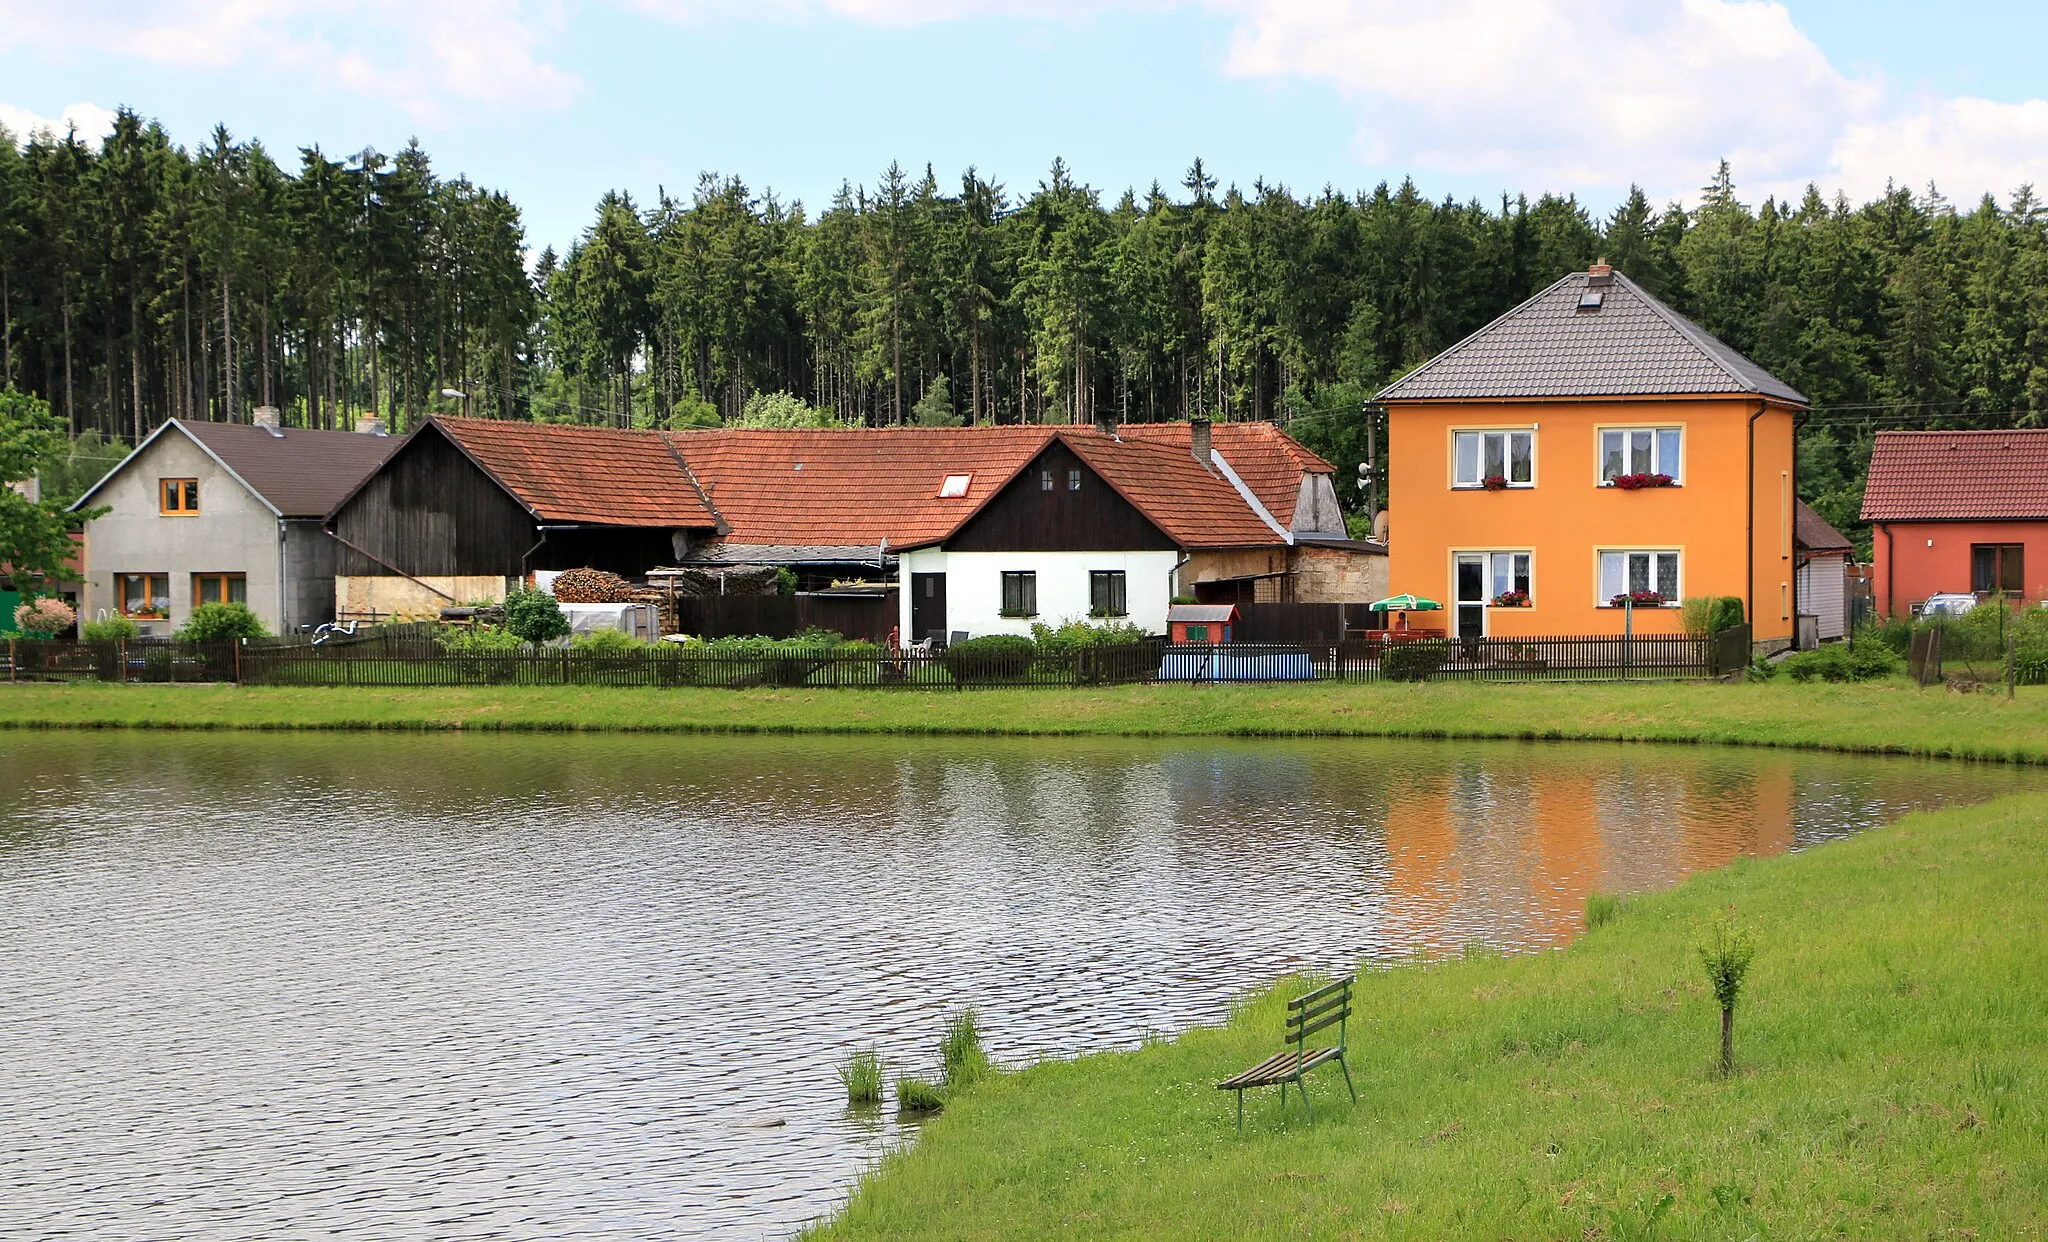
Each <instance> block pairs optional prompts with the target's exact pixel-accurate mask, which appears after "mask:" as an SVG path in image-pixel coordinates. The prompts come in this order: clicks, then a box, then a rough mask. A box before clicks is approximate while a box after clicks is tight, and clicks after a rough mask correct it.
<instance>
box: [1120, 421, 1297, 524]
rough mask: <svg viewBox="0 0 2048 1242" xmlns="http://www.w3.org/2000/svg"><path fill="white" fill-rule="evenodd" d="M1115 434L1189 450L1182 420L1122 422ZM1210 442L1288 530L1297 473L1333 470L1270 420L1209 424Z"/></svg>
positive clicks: (1291, 516)
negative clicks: (1265, 421)
mask: <svg viewBox="0 0 2048 1242" xmlns="http://www.w3.org/2000/svg"><path fill="white" fill-rule="evenodd" d="M1117 434H1118V435H1120V436H1122V437H1123V438H1124V439H1126V440H1137V441H1140V442H1144V443H1160V444H1168V445H1172V446H1174V447H1175V448H1177V449H1178V450H1179V451H1180V452H1183V453H1188V452H1189V451H1190V450H1189V439H1188V425H1187V424H1186V423H1125V424H1124V425H1123V426H1121V427H1119V428H1117ZM1209 446H1210V447H1211V448H1212V449H1214V450H1215V451H1216V452H1218V453H1221V454H1223V460H1225V461H1227V462H1229V463H1230V468H1231V469H1232V470H1235V471H1237V477H1238V478H1240V479H1243V480H1244V485H1245V486H1246V487H1248V488H1250V489H1251V490H1252V495H1254V496H1257V497H1258V498H1259V503H1260V504H1262V505H1264V506H1266V510H1267V512H1269V513H1271V514H1272V515H1273V517H1274V518H1275V520H1277V521H1278V522H1279V523H1280V524H1281V525H1282V526H1286V527H1289V528H1292V527H1293V525H1294V504H1295V501H1297V500H1299V499H1300V498H1301V476H1302V475H1304V474H1334V473H1336V469H1337V468H1336V467H1335V466H1332V465H1331V464H1330V463H1329V462H1327V461H1325V460H1323V458H1322V457H1321V456H1319V455H1318V454H1315V453H1312V452H1310V451H1309V450H1308V449H1306V448H1304V447H1303V446H1302V444H1301V442H1300V441H1298V440H1296V439H1295V438H1294V437H1293V436H1290V435H1288V434H1287V433H1286V432H1285V431H1282V430H1281V429H1280V428H1278V427H1276V426H1274V425H1273V424H1272V423H1217V424H1215V425H1214V426H1213V427H1211V428H1210V431H1209ZM1190 460H1192V457H1190Z"/></svg>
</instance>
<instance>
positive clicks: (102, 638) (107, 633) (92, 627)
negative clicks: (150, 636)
mask: <svg viewBox="0 0 2048 1242" xmlns="http://www.w3.org/2000/svg"><path fill="white" fill-rule="evenodd" d="M78 633H79V637H81V638H83V639H85V641H87V642H89V643H125V642H128V641H130V640H131V639H137V638H140V637H142V627H141V626H139V625H137V624H135V622H133V621H131V620H129V619H128V618H127V617H106V618H103V619H101V620H98V621H88V622H86V623H85V624H84V625H83V626H82V627H80V629H79V631H78Z"/></svg>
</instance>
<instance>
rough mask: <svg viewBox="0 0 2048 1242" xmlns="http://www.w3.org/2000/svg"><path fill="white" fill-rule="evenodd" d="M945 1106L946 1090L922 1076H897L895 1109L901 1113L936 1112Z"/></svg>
mask: <svg viewBox="0 0 2048 1242" xmlns="http://www.w3.org/2000/svg"><path fill="white" fill-rule="evenodd" d="M945 1106H946V1090H945V1088H944V1087H941V1086H939V1085H938V1084H937V1083H934V1082H927V1081H925V1080H924V1079H922V1078H899V1079H897V1080H896V1111H898V1112H903V1113H936V1112H938V1111H939V1110H940V1109H942V1108H944V1107H945Z"/></svg>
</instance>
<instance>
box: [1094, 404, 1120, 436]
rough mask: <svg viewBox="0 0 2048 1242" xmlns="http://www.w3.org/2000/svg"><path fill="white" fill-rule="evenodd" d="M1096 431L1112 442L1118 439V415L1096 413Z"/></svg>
mask: <svg viewBox="0 0 2048 1242" xmlns="http://www.w3.org/2000/svg"><path fill="white" fill-rule="evenodd" d="M1095 430H1097V431H1099V432H1101V433H1102V434H1103V435H1106V436H1108V437H1109V438H1110V439H1112V440H1114V439H1116V415H1115V414H1106V413H1104V412H1103V411H1101V410H1097V411H1095Z"/></svg>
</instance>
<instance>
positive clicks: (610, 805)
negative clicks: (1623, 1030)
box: [0, 734, 2043, 1239]
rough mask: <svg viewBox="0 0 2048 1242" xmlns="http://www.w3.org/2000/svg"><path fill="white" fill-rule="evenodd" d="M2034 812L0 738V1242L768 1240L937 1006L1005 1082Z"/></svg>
mask: <svg viewBox="0 0 2048 1242" xmlns="http://www.w3.org/2000/svg"><path fill="white" fill-rule="evenodd" d="M2042 787H2043V781H2042V778H2041V777H2040V776H2037V775H2036V774H2033V773H2030V772H2026V771H2021V770H2014V769H2005V768H1996V767H1967V766H1961V765H1940V764H1934V763H1922V762H1911V761H1904V760H1876V759H1855V758H1843V757H1830V756H1820V755H1785V754H1774V753H1770V752H1760V751H1731V750H1714V749H1709V748H1652V747H1642V746H1636V747H1625V746H1597V745H1577V746H1566V745H1555V744H1512V743H1501V744H1472V743H1429V742H1417V743H1403V742H1361V741H1346V742H1300V743H1293V742H1263V743H1256V744H1253V743H1244V744H1239V743H1227V742H1184V741H1183V742H1122V741H1089V742H1065V741H1046V740H973V741H941V740H903V739H877V740H838V739H814V738H806V739H780V740H770V739H732V738H696V737H690V738H642V737H616V738H590V737H496V738H491V737H455V736H418V737H380V736H334V737H320V736H311V737H305V736H266V735H258V734H245V735H235V736H222V735H215V736H206V735H171V736H137V735H38V734H0V983H4V991H0V1049H4V1052H0V1057H4V1064H5V1069H4V1072H0V1135H4V1142H0V1187H4V1188H5V1189H4V1191H0V1237H4V1238H9V1239H13V1238H38V1239H41V1238H49V1237H59V1236H80V1237H84V1236H90V1237H93V1238H98V1239H172V1238H205V1239H243V1238H247V1239H259V1238H261V1239H274V1238H302V1237H314V1236H332V1237H342V1238H429V1237H431V1238H437V1239H439V1238H448V1239H467V1238H486V1237H488V1238H547V1239H567V1238H579V1239H580V1238H593V1239H612V1238H617V1239H646V1238H670V1237H694V1236H709V1235H717V1236H741V1237H747V1236H783V1235H787V1234H788V1233H790V1232H792V1231H793V1230H795V1229H796V1228H799V1227H800V1226H801V1225H802V1224H803V1223H804V1222H806V1221H808V1220H812V1219H815V1218H817V1217H818V1216H820V1215H822V1214H825V1213H829V1212H830V1211H831V1210H832V1209H833V1208H834V1207H835V1206H836V1205H837V1204H838V1203H839V1202H841V1201H842V1199H843V1197H844V1195H845V1192H846V1188H847V1186H848V1185H849V1184H850V1182H851V1181H852V1180H853V1179H854V1178H855V1177H856V1176H857V1175H858V1174H859V1172H860V1170H861V1169H862V1168H864V1167H865V1166H866V1165H867V1164H868V1163H870V1162H871V1161H873V1160H874V1159H875V1158H876V1157H878V1156H879V1155H880V1154H882V1153H883V1152H885V1151H886V1150H888V1149H889V1148H890V1146H891V1145H893V1144H895V1143H898V1142H900V1141H902V1140H903V1138H904V1135H903V1133H902V1132H901V1131H900V1130H899V1128H898V1124H897V1122H896V1120H895V1118H894V1116H893V1114H892V1113H888V1112H882V1111H875V1110H866V1111H863V1110H849V1109H848V1108H847V1106H846V1104H845V1102H844V1097H843V1094H842V1092H841V1091H840V1088H839V1084H838V1082H837V1080H836V1078H835V1076H834V1067H835V1065H836V1064H837V1063H838V1062H839V1061H840V1060H841V1059H842V1058H843V1057H844V1056H845V1054H846V1053H847V1052H848V1051H849V1050H851V1049H852V1048H854V1047H857V1046H861V1045H868V1044H873V1045H877V1046H879V1047H880V1049H881V1050H882V1054H883V1056H884V1059H885V1061H886V1062H887V1063H888V1065H889V1066H890V1067H891V1068H892V1069H893V1070H895V1071H897V1072H927V1073H931V1072H935V1070H936V1066H935V1065H934V1061H935V1053H934V1051H933V1048H934V1045H935V1043H936V1039H937V1035H938V1032H939V1028H940V1026H941V1024H942V1022H943V1019H944V1016H945V1014H946V1013H947V1011H949V1010H951V1009H953V1008H956V1007H959V1006H965V1005H972V1006H975V1007H976V1008H977V1009H978V1010H979V1011H980V1013H981V1015H982V1019H983V1026H984V1029H985V1031H986V1037H987V1041H988V1044H989V1047H990V1050H991V1052H992V1053H993V1055H994V1056H995V1057H996V1059H997V1060H998V1061H999V1062H1006V1063H1011V1064H1015V1063H1020V1062H1024V1061H1028V1060H1031V1059H1033V1058H1040V1057H1048V1056H1070V1055H1074V1054H1077V1053H1083V1052H1088V1051H1092V1050H1097V1049H1104V1048H1118V1047H1129V1046H1132V1045H1133V1044H1135V1043H1137V1042H1138V1041H1139V1040H1140V1039H1142V1038H1143V1037H1144V1036H1145V1035H1146V1034H1148V1033H1152V1032H1172V1031H1177V1030H1181V1029H1185V1028H1186V1027H1188V1026H1190V1025H1193V1024H1196V1023H1202V1022H1212V1021H1216V1020H1219V1019H1221V1018H1223V1017H1224V1016H1225V1015H1226V1013H1227V1012H1228V1009H1229V1005H1230V1002H1231V1000H1232V998H1233V997H1236V996H1239V995H1242V994H1243V993H1245V992H1247V991H1249V990H1251V989H1254V988H1257V987H1260V986H1262V985H1264V984H1265V983H1267V982H1269V981H1270V980H1272V979H1273V978H1274V977H1276V976H1278V975H1281V974H1284V973H1286V972H1289V971H1294V970H1302V969H1316V970H1333V969H1340V968H1344V967H1347V966H1349V965H1351V964H1353V963H1355V962H1357V961H1358V960H1360V959H1390V958H1397V957H1402V956H1406V955H1409V954H1413V953H1416V952H1418V951H1423V952H1443V951H1450V950H1455V949H1457V948H1458V947H1460V946H1462V945H1464V944H1467V943H1470V942H1475V941H1477V942H1484V943H1486V944H1489V945H1495V946H1501V947H1505V948H1512V949H1531V948H1537V947H1540V946H1545V945H1552V944H1557V943H1560V942H1563V941H1566V940H1569V939H1570V938H1571V937H1572V936H1573V935H1574V934H1576V932H1577V930H1578V928H1579V924H1580V910H1581V908H1582V905H1583V903H1584V900H1585V897H1586V894H1587V893H1588V892H1590V891H1593V890H1596V889H1597V890H1600V891H1604V892H1623V891H1635V890H1643V889H1653V888H1658V887H1662V886H1665V885H1668V884H1671V883H1673V882H1674V881H1676V880H1678V879H1679V878H1680V877H1682V876H1684V875H1686V874H1687V873H1689V872H1693V871H1697V870H1699V869H1701V868H1707V867H1715V866H1719V865H1721V864H1722V863H1725V862H1727V861H1728V860H1730V859H1732V858H1734V857H1736V856H1738V855H1744V854H1774V853H1780V852H1783V851H1785V850H1788V849H1798V848H1802V847H1805V846H1810V845H1813V844H1816V843H1819V842H1823V841H1826V840H1829V839H1832V838H1835V837H1840V836H1842V835H1844V834H1847V833H1852V832H1855V831H1857V830H1859V829H1862V828H1865V827H1869V826H1872V825H1875V824H1880V823H1883V822H1885V821H1888V820H1890V819H1892V818H1895V817H1896V816H1898V815H1899V814H1901V813H1903V812H1905V811H1907V810H1910V809H1913V808H1917V807H1925V806H1934V805H1943V804H1951V803H1959V802H1968V801H1973V800H1976V799H1980V798H1984V797H1987V796H1990V795H1993V794H1997V793H2002V792H2006V791H2010V790H2015V789H2040V788H2042ZM1220 1098H1221V1097H1219V1099H1220ZM1218 1107H1219V1112H1218V1124H1219V1125H1221V1124H1227V1117H1226V1112H1227V1110H1225V1109H1224V1107H1223V1105H1221V1104H1219V1106H1218ZM777 1123H779V1124H777Z"/></svg>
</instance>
